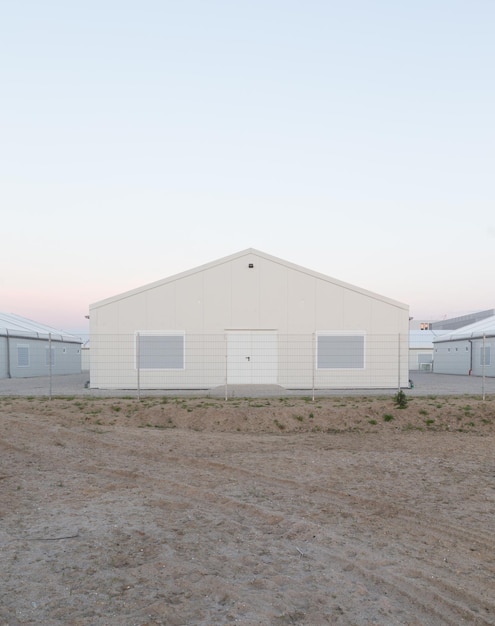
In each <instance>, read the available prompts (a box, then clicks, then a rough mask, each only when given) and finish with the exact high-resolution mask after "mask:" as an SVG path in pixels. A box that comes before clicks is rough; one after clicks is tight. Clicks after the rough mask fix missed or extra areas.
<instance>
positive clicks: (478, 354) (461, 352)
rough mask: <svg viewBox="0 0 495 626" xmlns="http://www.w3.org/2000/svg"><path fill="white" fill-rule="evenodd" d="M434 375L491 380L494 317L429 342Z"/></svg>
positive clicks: (494, 370) (494, 363) (494, 352)
mask: <svg viewBox="0 0 495 626" xmlns="http://www.w3.org/2000/svg"><path fill="white" fill-rule="evenodd" d="M433 345H434V356H433V358H434V371H435V372H436V373H437V374H461V375H468V374H472V375H473V376H483V375H485V376H495V315H492V316H490V317H487V318H485V319H482V320H480V321H478V322H475V323H474V324H469V325H468V326H463V327H461V328H457V329H456V330H453V331H451V332H446V333H445V334H443V335H441V336H440V337H437V338H436V339H434V340H433Z"/></svg>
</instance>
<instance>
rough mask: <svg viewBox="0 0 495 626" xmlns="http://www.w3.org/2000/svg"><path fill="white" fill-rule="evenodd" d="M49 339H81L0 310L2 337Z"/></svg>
mask: <svg viewBox="0 0 495 626" xmlns="http://www.w3.org/2000/svg"><path fill="white" fill-rule="evenodd" d="M50 335H51V339H53V340H55V341H66V342H69V343H70V342H74V343H81V340H80V339H78V338H77V337H74V335H69V334H68V333H64V332H63V331H61V330H57V329H56V328H52V327H51V326H46V325H45V324H40V323H39V322H34V321H33V320H29V319H27V318H25V317H21V316H20V315H15V314H14V313H2V312H0V336H3V337H7V336H9V337H19V338H20V337H25V338H26V339H48V337H49V336H50Z"/></svg>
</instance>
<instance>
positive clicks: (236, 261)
mask: <svg viewBox="0 0 495 626" xmlns="http://www.w3.org/2000/svg"><path fill="white" fill-rule="evenodd" d="M408 324H409V308H408V306H407V305H405V304H403V303H400V302H397V301H395V300H391V299H389V298H386V297H384V296H380V295H378V294H375V293H372V292H369V291H366V290H364V289H361V288H359V287H355V286H353V285H350V284H347V283H343V282H341V281H338V280H336V279H334V278H330V277H329V276H325V275H323V274H319V273H317V272H314V271H312V270H309V269H306V268H304V267H300V266H298V265H295V264H293V263H289V262H287V261H284V260H281V259H278V258H276V257H273V256H270V255H268V254H265V253H263V252H260V251H258V250H254V249H248V250H244V251H242V252H239V253H237V254H233V255H231V256H228V257H225V258H222V259H219V260H217V261H214V262H212V263H208V264H206V265H203V266H201V267H198V268H195V269H192V270H190V271H187V272H184V273H181V274H178V275H176V276H171V277H170V278H165V279H164V280H160V281H158V282H155V283H152V284H150V285H145V286H143V287H140V288H138V289H134V290H133V291H129V292H127V293H123V294H120V295H117V296H114V297H111V298H108V299H106V300H103V301H101V302H96V303H95V304H92V305H91V306H90V342H91V369H90V379H91V387H93V388H107V389H117V388H120V389H122V388H124V389H125V388H127V389H130V388H136V387H137V386H139V388H143V389H161V388H172V389H173V388H182V389H187V388H211V387H214V386H219V385H223V384H236V385H240V384H241V385H242V384H278V385H281V386H283V387H286V388H301V389H306V388H311V387H312V386H314V387H316V388H337V389H338V388H396V387H397V386H398V385H399V384H400V385H401V386H404V387H407V385H408V381H409V372H408V332H409V326H408Z"/></svg>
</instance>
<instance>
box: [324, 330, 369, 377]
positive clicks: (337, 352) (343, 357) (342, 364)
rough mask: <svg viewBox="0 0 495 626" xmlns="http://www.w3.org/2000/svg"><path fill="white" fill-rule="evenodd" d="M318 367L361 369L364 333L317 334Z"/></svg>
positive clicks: (362, 365) (362, 364) (362, 366)
mask: <svg viewBox="0 0 495 626" xmlns="http://www.w3.org/2000/svg"><path fill="white" fill-rule="evenodd" d="M316 349H317V354H316V367H317V368H318V369H363V368H364V334H349V335H347V334H341V333H340V334H323V333H322V334H318V336H317V346H316Z"/></svg>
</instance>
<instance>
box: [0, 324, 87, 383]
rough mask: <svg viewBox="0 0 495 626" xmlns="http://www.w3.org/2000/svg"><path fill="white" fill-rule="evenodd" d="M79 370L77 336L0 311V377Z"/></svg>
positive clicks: (79, 346) (79, 341)
mask: <svg viewBox="0 0 495 626" xmlns="http://www.w3.org/2000/svg"><path fill="white" fill-rule="evenodd" d="M80 371H81V340H80V339H78V338H77V337H74V336H72V335H69V334H66V333H64V332H63V331H60V330H57V329H55V328H51V327H50V326H46V325H45V324H39V323H38V322H33V321H32V320H29V319H26V318H24V317H20V316H19V315H14V314H12V313H0V378H30V377H34V376H48V375H49V374H53V375H59V374H77V373H79V372H80Z"/></svg>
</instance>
